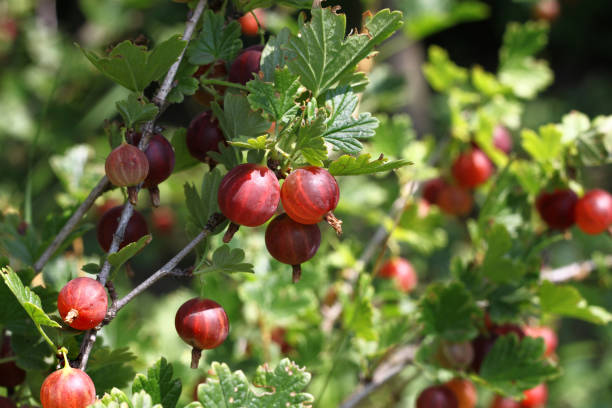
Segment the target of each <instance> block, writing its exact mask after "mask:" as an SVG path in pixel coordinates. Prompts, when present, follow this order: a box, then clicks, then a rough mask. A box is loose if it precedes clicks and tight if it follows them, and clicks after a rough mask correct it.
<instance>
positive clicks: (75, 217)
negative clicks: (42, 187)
mask: <svg viewBox="0 0 612 408" xmlns="http://www.w3.org/2000/svg"><path fill="white" fill-rule="evenodd" d="M108 185H109V181H108V178H107V177H106V176H104V177H102V179H101V180H100V181H99V182H98V184H97V185H96V186H95V187H94V188H93V190H91V192H90V193H89V195H88V196H87V198H86V199H85V201H83V203H81V205H80V206H79V208H77V209H76V211H75V212H74V214H72V216H71V217H70V218H69V219H68V221H66V224H65V225H64V226H63V227H62V229H61V230H60V232H59V233H58V234H57V235H56V237H55V238H54V239H53V241H52V242H51V244H50V245H49V246H48V247H47V249H45V252H43V254H42V255H41V256H40V258H38V260H37V261H36V263H35V264H34V270H35V271H36V272H40V271H41V270H42V268H43V267H44V266H45V264H46V263H47V262H49V259H51V257H52V256H53V254H54V253H55V251H57V249H58V248H59V247H60V245H61V244H62V242H64V240H65V239H66V238H68V235H70V233H71V232H72V230H73V229H74V228H75V227H76V226H77V224H78V223H79V222H80V221H81V218H83V216H84V215H85V213H86V212H87V211H88V210H89V209H90V208H91V206H92V205H93V203H94V202H95V201H96V199H97V198H98V197H100V195H101V194H102V193H103V192H104V191H105V190H106V188H107V187H108Z"/></svg>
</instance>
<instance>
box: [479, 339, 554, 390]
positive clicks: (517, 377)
mask: <svg viewBox="0 0 612 408" xmlns="http://www.w3.org/2000/svg"><path fill="white" fill-rule="evenodd" d="M543 353H544V342H543V341H542V339H539V338H532V337H525V338H524V339H523V340H522V341H519V340H518V337H517V336H516V335H515V334H510V335H506V336H502V337H500V338H498V339H497V340H496V341H495V344H494V345H493V348H492V349H491V350H490V351H489V352H488V353H487V356H486V357H485V359H484V361H483V363H482V366H481V368H480V372H479V374H480V377H482V378H483V379H484V380H485V381H487V382H488V383H489V385H490V386H491V387H493V388H494V389H495V390H496V391H497V392H500V393H502V394H507V395H511V396H513V397H515V398H522V392H523V391H524V390H527V389H530V388H533V387H535V386H536V385H538V384H541V383H543V382H545V381H547V380H550V379H552V378H554V377H556V376H558V375H559V369H558V368H556V367H553V366H552V365H550V364H549V363H548V362H547V361H546V360H544V359H542V358H541V357H542V355H543Z"/></svg>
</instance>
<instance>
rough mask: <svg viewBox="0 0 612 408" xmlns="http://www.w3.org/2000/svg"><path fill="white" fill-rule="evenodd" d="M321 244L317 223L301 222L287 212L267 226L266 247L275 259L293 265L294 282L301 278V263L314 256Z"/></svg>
mask: <svg viewBox="0 0 612 408" xmlns="http://www.w3.org/2000/svg"><path fill="white" fill-rule="evenodd" d="M320 244H321V231H319V226H318V225H317V224H310V225H306V224H300V223H298V222H295V221H293V220H292V219H291V218H290V217H289V216H287V214H281V215H279V216H278V217H276V218H274V219H273V220H272V221H271V222H270V224H268V227H267V228H266V248H268V252H270V255H272V256H273V257H274V259H276V260H277V261H280V262H282V263H285V264H288V265H291V266H293V283H296V282H298V281H299V280H300V276H301V273H302V270H301V268H300V264H302V263H304V262H306V261H308V260H309V259H310V258H312V257H313V256H314V254H315V253H316V252H317V250H318V249H319V245H320Z"/></svg>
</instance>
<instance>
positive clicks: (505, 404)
mask: <svg viewBox="0 0 612 408" xmlns="http://www.w3.org/2000/svg"><path fill="white" fill-rule="evenodd" d="M490 408H521V404H520V403H518V402H517V401H515V400H513V399H512V398H504V397H502V396H501V395H496V396H495V398H494V399H493V402H491V407H490Z"/></svg>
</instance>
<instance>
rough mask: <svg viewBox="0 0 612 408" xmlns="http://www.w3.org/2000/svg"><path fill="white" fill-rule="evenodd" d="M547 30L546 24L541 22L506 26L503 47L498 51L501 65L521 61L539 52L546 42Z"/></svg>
mask: <svg viewBox="0 0 612 408" xmlns="http://www.w3.org/2000/svg"><path fill="white" fill-rule="evenodd" d="M548 30H549V26H548V24H546V23H543V22H534V21H530V22H527V23H525V24H519V23H510V24H508V27H507V28H506V32H505V33H504V42H503V45H502V47H501V48H500V50H499V59H500V62H501V64H502V65H504V64H506V63H508V62H509V61H516V60H523V59H525V58H527V57H531V56H533V55H535V54H536V53H538V52H540V51H541V50H542V49H543V48H544V47H545V46H546V43H547V42H548Z"/></svg>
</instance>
